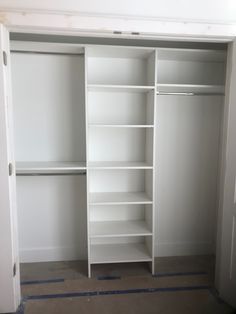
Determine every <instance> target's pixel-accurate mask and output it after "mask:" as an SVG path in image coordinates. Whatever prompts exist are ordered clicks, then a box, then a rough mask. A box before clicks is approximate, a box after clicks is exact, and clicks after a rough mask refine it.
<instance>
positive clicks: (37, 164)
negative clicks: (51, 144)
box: [16, 161, 86, 174]
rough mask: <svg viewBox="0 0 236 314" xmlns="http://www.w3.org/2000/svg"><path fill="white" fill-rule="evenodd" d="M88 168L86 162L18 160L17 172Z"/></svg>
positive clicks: (70, 170)
mask: <svg viewBox="0 0 236 314" xmlns="http://www.w3.org/2000/svg"><path fill="white" fill-rule="evenodd" d="M80 170H86V163H85V162H63V161H45V162H44V161H27V162H16V173H17V174H30V173H53V172H57V173H58V172H62V173H63V172H71V173H73V172H76V171H80Z"/></svg>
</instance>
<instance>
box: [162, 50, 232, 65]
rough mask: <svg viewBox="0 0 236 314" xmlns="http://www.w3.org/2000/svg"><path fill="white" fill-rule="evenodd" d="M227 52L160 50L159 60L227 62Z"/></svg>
mask: <svg viewBox="0 0 236 314" xmlns="http://www.w3.org/2000/svg"><path fill="white" fill-rule="evenodd" d="M226 58H227V52H226V51H225V50H213V49H189V48H158V60H175V61H176V60H177V61H195V62H225V61H226Z"/></svg>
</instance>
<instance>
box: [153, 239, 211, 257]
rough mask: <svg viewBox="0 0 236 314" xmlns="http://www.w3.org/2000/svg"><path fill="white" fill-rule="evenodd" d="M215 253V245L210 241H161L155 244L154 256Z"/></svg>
mask: <svg viewBox="0 0 236 314" xmlns="http://www.w3.org/2000/svg"><path fill="white" fill-rule="evenodd" d="M214 253H215V245H214V244H213V243H210V242H172V243H169V242H163V243H157V244H156V246H155V256H156V257H164V256H186V255H208V254H214Z"/></svg>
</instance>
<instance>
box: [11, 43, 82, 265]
mask: <svg viewBox="0 0 236 314" xmlns="http://www.w3.org/2000/svg"><path fill="white" fill-rule="evenodd" d="M11 63H12V89H13V110H14V113H13V114H14V117H13V118H14V139H15V143H14V144H15V160H16V174H17V179H16V184H17V208H18V229H19V249H20V261H21V262H43V261H58V260H71V259H86V258H87V248H86V241H87V238H86V236H87V234H86V232H87V231H86V224H85V221H86V176H85V172H86V136H85V134H86V133H85V79H84V73H85V71H84V51H83V49H82V48H80V47H76V48H72V47H71V48H70V47H68V46H67V47H66V46H64V45H53V44H51V45H50V44H45V43H41V44H37V43H35V44H34V43H24V44H22V43H19V42H18V43H17V42H15V43H12V51H11Z"/></svg>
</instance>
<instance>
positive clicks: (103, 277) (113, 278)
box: [97, 276, 121, 280]
mask: <svg viewBox="0 0 236 314" xmlns="http://www.w3.org/2000/svg"><path fill="white" fill-rule="evenodd" d="M118 279H121V277H120V276H98V277H97V280H118Z"/></svg>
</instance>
